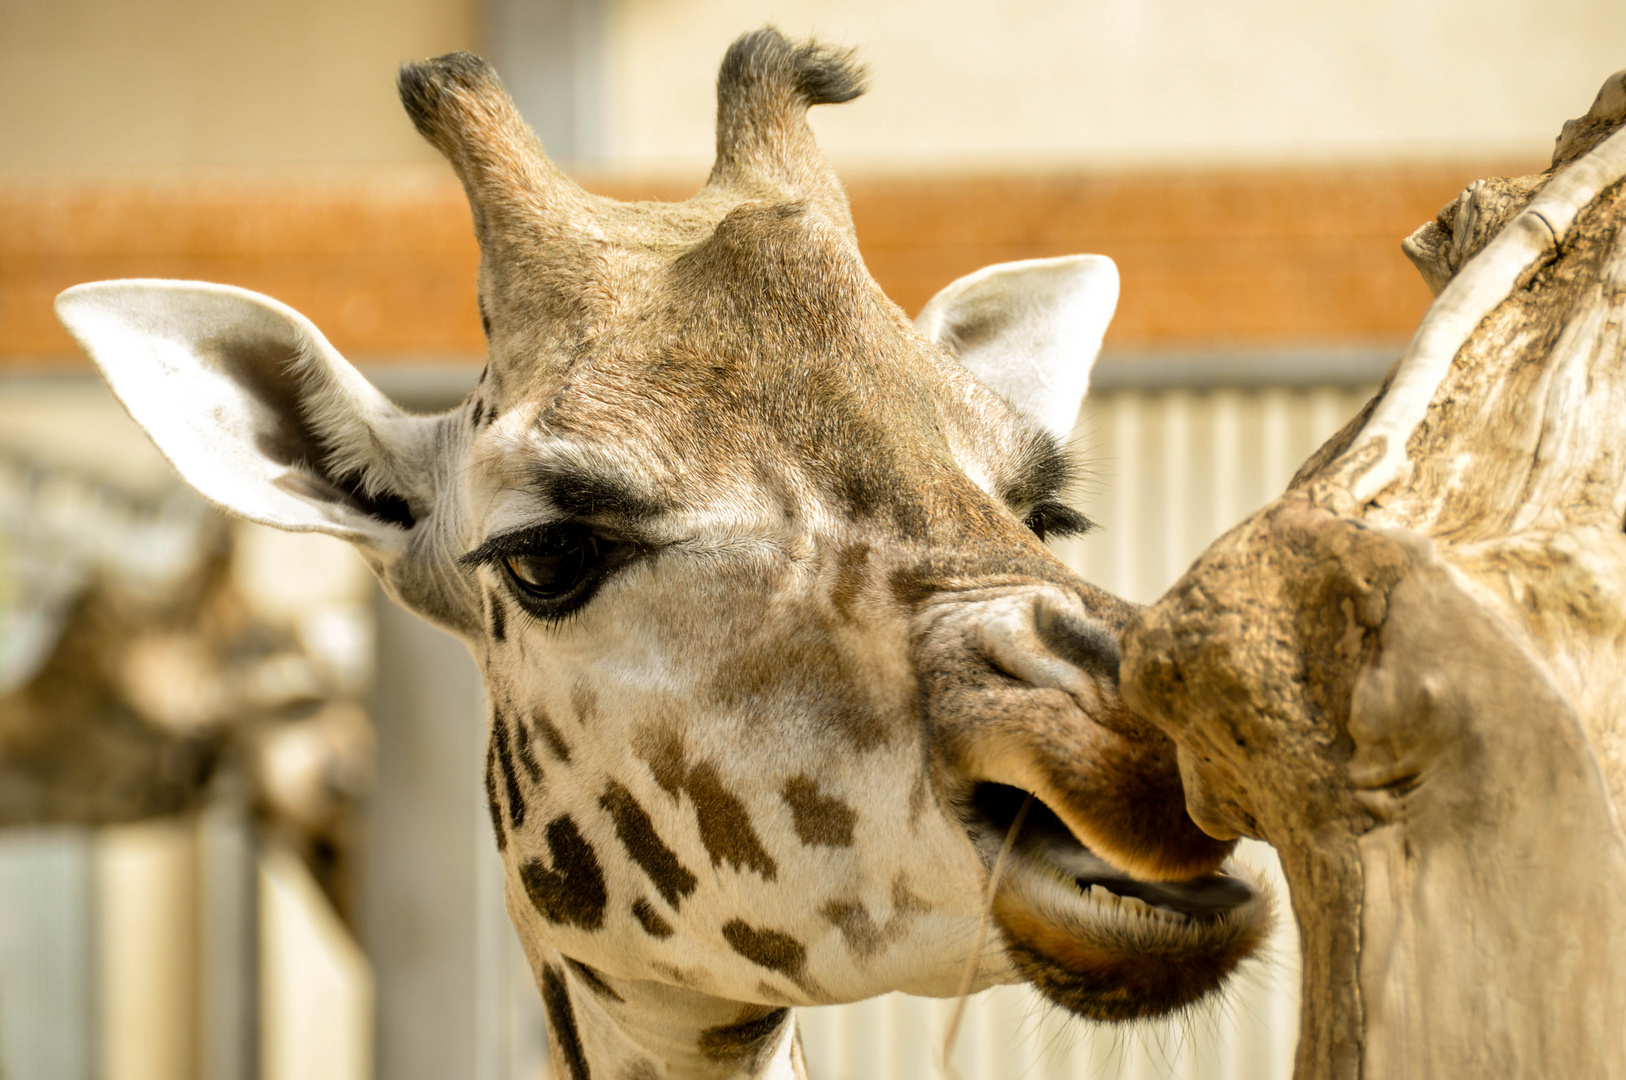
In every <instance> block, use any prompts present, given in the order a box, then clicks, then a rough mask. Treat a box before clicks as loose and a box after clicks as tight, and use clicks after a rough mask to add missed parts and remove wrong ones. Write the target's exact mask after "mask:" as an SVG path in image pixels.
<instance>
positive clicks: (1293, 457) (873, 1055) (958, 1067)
mask: <svg viewBox="0 0 1626 1080" xmlns="http://www.w3.org/2000/svg"><path fill="white" fill-rule="evenodd" d="M1173 381H1175V382H1180V381H1184V380H1178V379H1177V380H1173ZM1372 389H1373V388H1372V387H1371V386H1360V387H1349V386H1314V385H1310V386H1291V385H1274V386H1265V387H1246V386H1241V387H1236V386H1231V387H1211V388H1195V389H1194V388H1192V387H1191V386H1189V385H1185V386H1181V385H1175V386H1169V387H1166V388H1162V389H1138V388H1132V387H1128V386H1122V385H1120V386H1118V387H1116V388H1111V389H1105V390H1103V391H1099V392H1096V393H1093V394H1092V395H1091V396H1090V399H1089V401H1087V402H1086V404H1085V407H1084V410H1083V413H1082V414H1081V416H1080V426H1079V429H1078V432H1077V441H1076V444H1075V445H1077V446H1078V448H1079V449H1080V451H1081V457H1082V458H1083V460H1084V462H1085V464H1086V471H1085V475H1084V479H1083V484H1082V485H1081V490H1080V491H1079V492H1078V493H1077V494H1078V497H1077V498H1076V499H1075V505H1077V506H1078V507H1079V508H1080V509H1082V510H1084V512H1085V513H1087V514H1088V515H1089V516H1090V518H1091V519H1092V520H1094V521H1095V522H1096V523H1097V524H1098V526H1099V528H1098V529H1097V530H1096V531H1094V532H1092V533H1090V534H1088V535H1087V536H1084V537H1081V538H1078V539H1075V540H1069V541H1064V542H1062V543H1060V544H1058V545H1057V549H1058V554H1060V555H1061V556H1062V558H1064V559H1065V560H1066V561H1067V562H1068V563H1069V565H1071V566H1073V567H1074V568H1075V569H1076V570H1078V571H1079V572H1080V573H1081V574H1083V576H1084V577H1085V578H1087V579H1089V580H1090V581H1093V582H1095V583H1096V584H1098V585H1100V586H1102V587H1104V588H1107V589H1111V590H1112V591H1113V592H1116V593H1118V594H1119V595H1121V596H1125V597H1128V598H1129V599H1131V600H1136V601H1139V602H1142V603H1146V602H1149V601H1152V600H1155V599H1156V598H1157V597H1158V596H1160V595H1161V594H1162V593H1163V591H1164V590H1165V589H1167V588H1168V586H1169V585H1171V584H1173V583H1174V581H1175V580H1176V579H1177V578H1178V577H1179V576H1180V575H1181V574H1182V573H1184V572H1185V570H1186V568H1187V567H1188V566H1190V565H1191V562H1192V561H1193V560H1194V559H1195V558H1196V557H1197V556H1198V555H1199V554H1201V553H1202V551H1203V550H1204V549H1205V548H1207V546H1208V545H1209V543H1211V542H1212V541H1213V539H1214V538H1215V537H1217V536H1219V535H1220V534H1221V533H1223V532H1224V531H1225V530H1226V529H1228V528H1230V527H1231V526H1232V525H1235V524H1236V523H1237V522H1239V521H1240V520H1241V519H1242V518H1244V517H1246V516H1247V515H1248V514H1249V513H1250V512H1252V511H1253V510H1255V509H1257V508H1258V507H1260V506H1262V505H1263V504H1264V503H1266V502H1268V501H1269V500H1270V499H1271V498H1273V497H1274V496H1275V495H1276V494H1278V493H1279V492H1281V490H1282V489H1283V488H1284V487H1285V486H1286V484H1287V481H1288V480H1289V479H1291V478H1292V475H1293V472H1294V471H1295V470H1296V469H1297V468H1298V466H1299V465H1300V464H1301V463H1302V462H1303V461H1304V459H1305V458H1306V457H1308V456H1309V454H1310V453H1311V452H1312V451H1313V450H1314V449H1315V448H1316V447H1317V446H1319V445H1320V444H1321V443H1322V442H1323V441H1324V440H1325V439H1326V438H1327V437H1328V436H1330V435H1331V434H1332V433H1333V432H1335V431H1337V430H1338V428H1339V427H1341V426H1342V425H1343V423H1344V422H1345V421H1346V420H1347V419H1348V418H1349V417H1351V416H1353V415H1354V414H1355V412H1356V411H1357V410H1358V409H1359V408H1360V407H1361V405H1362V404H1364V403H1365V401H1366V399H1367V398H1368V397H1370V396H1371V393H1372ZM1239 857H1240V858H1242V859H1245V860H1247V861H1248V862H1250V863H1251V864H1252V865H1254V866H1255V867H1257V868H1258V869H1259V870H1260V871H1261V872H1263V874H1264V875H1265V876H1266V878H1267V879H1268V880H1270V881H1272V882H1273V883H1274V885H1275V888H1276V893H1277V908H1278V912H1277V920H1276V927H1277V928H1276V933H1275V934H1274V936H1273V937H1272V939H1271V941H1270V943H1269V946H1268V948H1267V949H1266V951H1265V953H1264V955H1263V956H1262V957H1260V958H1259V959H1257V960H1255V961H1252V962H1250V964H1249V965H1248V966H1246V967H1245V968H1244V969H1243V970H1242V971H1241V972H1240V973H1239V976H1238V977H1237V978H1236V979H1235V980H1234V982H1233V984H1232V987H1231V989H1230V991H1229V992H1228V993H1227V994H1226V995H1224V996H1223V997H1222V998H1221V999H1219V1000H1217V1001H1214V1002H1211V1003H1206V1004H1204V1005H1203V1006H1201V1007H1199V1008H1197V1009H1194V1010H1192V1011H1191V1012H1190V1013H1189V1014H1187V1015H1185V1016H1182V1017H1179V1018H1176V1019H1171V1020H1166V1021H1162V1022H1160V1023H1156V1024H1144V1025H1137V1026H1134V1027H1105V1026H1097V1025H1086V1024H1081V1023H1078V1022H1077V1021H1074V1020H1072V1019H1071V1018H1070V1017H1067V1016H1066V1015H1064V1014H1062V1013H1061V1012H1060V1011H1059V1010H1057V1009H1056V1008H1055V1007H1053V1006H1050V1005H1048V1004H1047V1003H1046V1002H1045V1001H1044V999H1043V998H1040V997H1039V996H1038V995H1036V994H1034V993H1032V992H1031V991H1029V990H1027V989H1025V988H1018V987H1001V988H998V989H995V990H992V991H989V992H987V993H984V994H981V995H978V996H977V997H975V998H973V999H972V1000H971V1002H970V1003H969V1006H968V1009H967V1014H966V1019H965V1021H964V1022H963V1024H962V1028H961V1032H960V1036H959V1040H958V1043H957V1045H956V1047H955V1053H954V1056H953V1059H952V1062H951V1064H952V1065H953V1067H954V1070H955V1072H957V1073H958V1076H959V1077H960V1080H1062V1078H1063V1077H1065V1078H1068V1080H1075V1078H1096V1077H1099V1078H1106V1077H1113V1078H1118V1077H1122V1078H1124V1080H1152V1078H1163V1077H1169V1078H1180V1080H1274V1078H1286V1077H1289V1076H1291V1074H1292V1071H1293V1048H1294V1044H1295V1042H1296V1040H1297V1035H1298V971H1299V957H1298V937H1297V933H1296V931H1295V930H1294V927H1293V920H1292V915H1291V913H1290V912H1289V911H1288V910H1287V908H1286V903H1285V899H1286V887H1285V885H1283V884H1282V882H1281V874H1280V869H1279V867H1278V865H1277V862H1276V858H1275V855H1274V853H1273V852H1272V851H1271V850H1270V848H1269V847H1267V846H1265V845H1264V844H1259V843H1252V842H1245V843H1244V844H1243V845H1242V846H1241V848H1240V850H1239ZM953 1008H954V1003H953V1002H952V1001H930V1000H925V999H920V998H910V997H906V996H904V995H902V994H890V995H888V996H886V997H883V998H878V999H875V1000H873V1001H865V1002H860V1003H858V1004H854V1005H841V1006H833V1007H828V1008H819V1009H803V1010H801V1023H802V1033H803V1038H804V1040H805V1044H806V1050H807V1061H808V1069H809V1072H810V1073H811V1074H812V1077H813V1080H921V1078H929V1077H936V1076H945V1075H946V1074H944V1073H942V1072H940V1071H939V1070H940V1068H941V1064H940V1062H941V1048H942V1040H943V1031H944V1029H945V1028H946V1027H947V1025H948V1021H949V1017H950V1015H951V1013H952V1011H953Z"/></svg>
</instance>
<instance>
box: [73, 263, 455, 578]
mask: <svg viewBox="0 0 1626 1080" xmlns="http://www.w3.org/2000/svg"><path fill="white" fill-rule="evenodd" d="M56 310H57V317H58V318H60V319H61V320H62V324H63V325H64V326H66V327H67V328H68V332H69V333H70V334H72V335H73V337H74V339H75V340H77V341H78V342H79V344H80V345H81V346H82V347H83V348H84V350H85V352H87V353H89V354H90V357H91V359H93V360H95V361H96V364H97V366H98V367H100V368H101V370H102V375H103V377H105V378H106V379H107V383H108V385H109V386H110V387H112V390H113V393H114V395H115V396H116V397H117V398H118V399H119V401H120V402H122V403H123V404H124V407H125V408H126V409H128V410H129V411H130V415H131V416H133V417H135V420H136V422H137V423H139V424H140V425H141V426H142V427H143V428H145V429H146V432H147V434H148V435H149V436H150V437H151V438H152V441H153V442H154V443H156V444H157V445H158V449H159V450H161V451H162V452H163V454H164V456H165V457H167V458H168V459H169V460H170V463H171V464H173V465H174V466H175V468H176V469H177V470H179V472H180V473H181V475H182V476H183V477H185V478H186V480H187V482H188V483H190V484H191V485H192V486H193V487H195V488H197V489H198V491H200V492H202V493H203V495H204V496H205V497H207V498H208V499H209V500H210V501H212V502H214V503H216V504H218V505H220V506H221V507H223V508H224V509H226V510H230V511H232V512H233V513H235V514H238V515H240V516H242V517H246V518H248V519H249V520H250V521H258V522H261V523H263V524H266V525H274V526H276V527H278V528H282V529H289V530H293V531H295V532H324V533H329V534H331V535H334V536H338V537H341V538H343V539H346V540H349V541H351V542H353V543H356V544H360V545H362V546H363V547H366V548H369V549H371V550H372V551H373V552H375V553H376V554H378V555H379V556H381V557H383V558H385V559H388V558H389V557H391V556H395V555H399V554H400V553H402V552H403V551H404V550H405V548H406V545H407V541H408V537H409V535H410V533H411V532H412V529H413V528H414V526H415V525H416V524H417V521H418V519H419V518H420V517H421V516H422V515H423V514H424V513H425V511H426V509H427V507H428V506H429V505H430V501H431V500H430V495H431V493H430V492H428V491H425V490H423V487H424V485H425V484H428V483H430V482H431V481H430V480H429V478H430V477H432V476H433V475H434V473H433V469H432V468H431V467H430V465H429V463H428V462H427V461H426V460H423V459H424V458H425V456H426V453H427V448H428V447H430V446H432V444H433V435H434V432H433V425H434V423H435V421H434V420H433V419H432V418H429V417H418V416H410V415H408V414H406V413H403V412H402V411H401V410H400V409H399V408H397V407H396V406H395V405H394V404H393V403H392V402H391V401H389V399H387V398H386V397H384V395H383V394H381V393H379V392H378V391H377V390H376V389H375V388H374V387H373V385H372V384H371V383H369V382H368V381H367V380H366V379H364V378H363V377H362V376H361V374H360V373H359V372H357V371H356V369H355V368H353V367H351V366H350V364H349V363H347V362H346V361H345V359H344V358H343V357H342V356H340V355H339V354H338V352H337V351H336V350H335V349H334V348H333V346H331V345H329V344H328V342H327V339H326V338H324V337H323V336H322V334H321V332H320V331H319V330H317V329H316V327H315V326H313V325H312V324H311V322H310V320H309V319H306V318H305V317H304V316H303V315H301V314H299V313H298V312H297V311H295V310H293V309H292V308H290V307H288V306H287V305H285V304H280V303H278V302H277V301H275V300H272V299H271V298H270V297H268V296H261V295H260V294H258V293H252V292H249V291H248V290H246V289H237V288H232V287H231V286H228V285H211V284H206V283H203V282H194V281H157V280H147V281H141V280H137V281H99V282H95V283H93V284H90V285H79V286H76V287H75V288H72V289H69V290H68V291H67V292H64V293H63V294H62V295H61V296H59V297H57V302H56Z"/></svg>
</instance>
